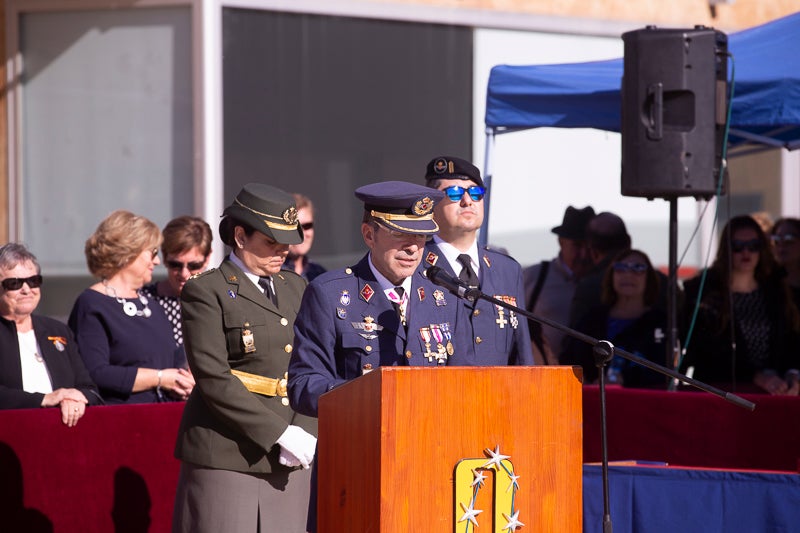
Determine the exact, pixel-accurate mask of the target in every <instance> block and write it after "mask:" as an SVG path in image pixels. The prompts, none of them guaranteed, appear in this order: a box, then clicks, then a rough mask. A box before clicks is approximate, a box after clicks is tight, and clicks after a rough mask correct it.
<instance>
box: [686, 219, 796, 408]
mask: <svg viewBox="0 0 800 533" xmlns="http://www.w3.org/2000/svg"><path fill="white" fill-rule="evenodd" d="M702 281H703V275H702V274H701V275H699V276H698V277H696V278H694V279H692V280H688V281H687V282H686V283H685V284H684V286H685V289H686V305H687V306H688V309H687V310H686V312H684V313H683V318H684V319H685V320H686V321H687V324H686V328H685V330H686V332H687V335H686V338H685V340H684V346H685V349H686V355H685V358H684V361H683V363H682V365H681V369H682V370H683V371H690V369H692V368H693V369H694V370H693V377H694V378H696V379H698V380H700V381H705V382H707V383H712V384H716V385H719V386H722V387H725V388H730V389H734V390H736V391H737V392H767V393H769V394H791V395H797V394H798V391H800V385H798V379H797V377H798V369H800V353H798V348H800V343H799V340H800V316H798V311H797V308H796V307H795V305H794V304H793V303H792V299H791V295H790V293H789V289H788V285H787V284H786V281H785V279H784V278H783V276H782V273H781V272H780V270H779V269H778V268H777V267H776V264H775V259H774V257H773V254H772V250H771V248H770V245H769V241H768V240H767V236H766V235H765V234H764V232H763V230H762V229H761V227H760V226H759V225H758V223H757V222H756V221H755V220H754V219H753V218H751V217H749V216H746V215H744V216H736V217H733V218H732V219H731V220H730V221H729V222H728V224H727V225H726V226H725V228H724V230H723V231H722V235H721V237H720V244H719V249H718V251H717V256H716V259H715V260H714V263H713V264H712V265H711V267H710V268H709V269H708V271H707V273H706V279H705V282H704V283H703V282H702ZM700 289H702V294H701V295H700V298H699V305H698V307H697V310H696V311H695V306H696V304H697V301H698V297H697V295H698V292H699V290H700ZM695 313H696V320H695V321H694V322H692V319H693V316H694V314H695Z"/></svg>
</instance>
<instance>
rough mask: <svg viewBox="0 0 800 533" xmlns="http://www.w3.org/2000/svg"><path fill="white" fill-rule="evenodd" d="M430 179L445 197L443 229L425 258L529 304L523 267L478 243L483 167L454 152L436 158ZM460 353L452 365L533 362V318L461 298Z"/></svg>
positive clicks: (438, 212)
mask: <svg viewBox="0 0 800 533" xmlns="http://www.w3.org/2000/svg"><path fill="white" fill-rule="evenodd" d="M425 182H426V185H427V186H428V187H431V188H434V189H439V190H440V191H443V192H444V193H445V198H444V199H443V200H442V201H441V202H437V203H436V207H435V211H434V219H435V220H436V223H437V224H438V225H439V233H438V234H437V235H434V236H433V239H432V240H430V241H428V243H427V245H426V246H425V257H424V261H425V262H426V263H427V264H428V265H430V266H434V265H435V266H438V267H440V268H442V269H444V270H445V271H447V272H448V273H449V274H450V275H452V276H456V277H458V278H459V279H461V280H462V281H464V282H465V283H467V284H468V285H470V286H472V287H477V288H479V289H480V290H481V292H483V293H485V294H488V295H490V296H493V297H495V298H497V299H498V300H503V301H505V302H507V303H510V304H511V305H515V306H519V307H523V306H524V305H525V296H524V294H525V293H524V289H523V285H522V267H520V265H519V263H517V261H515V260H514V259H512V258H511V257H509V256H508V255H506V254H504V253H500V252H497V251H495V250H491V249H489V248H488V247H480V248H479V247H478V239H477V237H478V230H479V229H480V227H481V224H482V223H483V216H484V211H483V209H484V208H483V197H484V195H485V194H486V188H485V187H484V184H483V179H481V173H480V171H479V170H478V168H477V167H476V166H475V165H473V164H472V163H470V162H469V161H465V160H464V159H460V158H458V157H451V156H440V157H435V158H433V159H432V160H431V161H430V162H429V163H428V166H427V169H426V173H425ZM458 306H459V309H458V315H457V319H456V328H455V332H454V336H455V337H457V338H458V341H459V342H458V343H457V344H456V346H457V347H458V348H457V349H456V352H455V353H454V354H453V355H451V356H450V358H449V359H448V362H447V364H448V365H474V366H502V365H532V364H533V352H532V351H531V341H530V336H529V333H528V322H527V320H526V319H525V318H524V317H519V316H517V315H516V313H514V312H513V311H509V310H508V309H506V308H504V307H500V306H497V305H495V304H493V303H491V302H487V301H486V300H482V299H479V300H477V301H475V302H470V301H468V300H461V301H459V302H458Z"/></svg>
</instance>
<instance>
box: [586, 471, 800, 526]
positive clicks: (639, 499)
mask: <svg viewBox="0 0 800 533" xmlns="http://www.w3.org/2000/svg"><path fill="white" fill-rule="evenodd" d="M609 502H610V512H611V522H612V526H613V531H614V533H628V532H630V533H660V532H663V533H693V532H697V533H716V532H719V533H740V532H741V533H773V532H774V533H777V532H781V533H784V532H785V533H790V532H798V531H800V475H798V474H781V473H765V472H742V471H730V470H695V469H682V468H674V467H649V466H611V467H609ZM602 519H603V482H602V469H601V467H600V466H595V465H584V468H583V530H584V531H585V532H587V533H588V532H592V533H594V532H602V530H603V527H602Z"/></svg>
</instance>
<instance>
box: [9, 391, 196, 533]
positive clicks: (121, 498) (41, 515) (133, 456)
mask: <svg viewBox="0 0 800 533" xmlns="http://www.w3.org/2000/svg"><path fill="white" fill-rule="evenodd" d="M182 412H183V404H182V403H169V404H161V405H130V406H108V407H89V408H88V409H87V410H86V415H85V416H84V417H83V418H82V419H81V420H80V421H79V422H78V425H77V426H75V427H74V428H68V427H66V426H65V425H63V424H62V423H61V411H60V410H58V409H24V410H19V411H0V491H1V492H0V494H2V498H0V517H2V518H0V530H2V531H25V532H26V533H31V532H33V533H39V532H45V531H54V532H55V533H71V532H76V533H78V532H80V533H86V532H93V531H97V532H108V531H114V532H116V533H120V532H130V533H134V532H145V531H149V532H150V533H161V532H168V531H170V527H171V523H170V522H171V520H172V506H173V501H174V499H175V487H176V484H177V480H178V470H179V468H180V462H179V461H178V460H177V459H175V458H174V457H173V455H172V451H173V449H174V447H175V438H176V436H177V431H178V424H179V422H180V417H181V413H182ZM9 526H11V527H9Z"/></svg>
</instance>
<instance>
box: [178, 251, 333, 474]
mask: <svg viewBox="0 0 800 533" xmlns="http://www.w3.org/2000/svg"><path fill="white" fill-rule="evenodd" d="M272 279H273V284H274V286H275V294H276V295H277V298H278V305H279V306H280V310H279V309H278V308H276V307H275V306H274V305H273V304H272V302H271V301H269V299H268V298H267V297H266V296H265V295H264V293H263V292H261V290H260V289H259V288H258V287H256V285H254V284H253V283H252V282H251V281H250V280H249V279H247V277H246V276H245V274H244V273H243V272H242V271H241V270H240V269H239V268H238V267H237V266H236V265H234V264H233V263H232V262H231V261H230V260H228V259H226V260H225V261H223V262H222V264H221V265H220V267H219V268H218V269H213V270H210V271H208V272H204V273H203V274H200V275H199V276H197V277H195V278H192V279H190V280H189V281H188V282H187V283H186V285H185V286H184V287H183V291H182V292H181V316H182V319H183V338H184V345H185V347H186V356H187V359H188V361H189V367H190V368H191V370H192V374H193V375H194V379H195V382H196V385H195V388H194V390H193V391H192V394H191V396H190V397H189V400H188V401H187V402H186V407H185V408H184V411H183V418H182V419H181V425H180V428H179V430H178V441H177V444H176V445H175V456H176V457H177V458H178V459H181V460H182V461H187V462H189V463H193V464H195V465H199V466H206V467H210V468H218V469H224V470H232V471H235V472H250V473H267V472H279V471H286V470H287V467H285V466H282V465H280V464H279V463H278V456H279V453H280V446H279V445H277V444H275V441H276V440H278V437H280V436H281V434H282V433H283V432H284V431H285V430H286V428H287V426H288V425H289V424H292V425H296V426H300V427H302V428H303V429H305V430H306V431H308V432H309V433H311V434H313V435H316V434H317V424H316V422H317V421H316V419H314V418H310V417H307V416H304V415H300V414H297V413H295V412H294V411H292V409H291V408H290V407H289V406H288V402H285V401H284V400H286V398H285V397H283V398H282V397H279V396H273V397H268V396H262V395H260V394H255V393H252V392H250V391H248V390H247V389H246V388H245V386H244V385H243V384H242V382H241V381H240V380H239V378H237V377H236V376H234V375H233V374H231V370H232V369H235V370H241V371H244V372H249V373H251V374H257V375H259V376H264V377H268V378H282V377H283V376H284V373H285V372H286V369H287V367H288V365H289V356H290V355H291V351H292V347H293V342H294V333H293V326H294V319H295V316H296V315H297V310H298V308H299V307H300V299H301V298H302V295H303V291H304V290H305V285H306V282H305V280H303V279H302V278H301V277H300V276H298V275H296V274H295V273H294V272H286V271H281V272H280V273H279V274H276V275H274V276H273V277H272ZM248 330H249V331H248ZM249 334H252V340H253V347H254V348H255V351H252V352H251V353H245V343H244V337H245V336H246V335H249Z"/></svg>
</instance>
